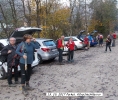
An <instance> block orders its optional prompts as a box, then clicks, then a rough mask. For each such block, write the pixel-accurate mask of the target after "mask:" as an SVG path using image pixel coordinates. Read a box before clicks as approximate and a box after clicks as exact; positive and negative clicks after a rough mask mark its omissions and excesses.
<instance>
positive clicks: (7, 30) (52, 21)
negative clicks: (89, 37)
mask: <svg viewBox="0 0 118 100" xmlns="http://www.w3.org/2000/svg"><path fill="white" fill-rule="evenodd" d="M25 25H26V26H27V27H40V28H42V29H43V30H42V32H41V33H40V37H43V38H52V39H57V38H59V37H60V36H61V35H64V36H75V35H78V34H79V32H80V31H81V30H85V31H86V33H88V32H89V33H90V32H92V31H93V30H96V31H97V32H99V33H102V34H103V35H104V36H106V35H107V34H109V33H110V32H113V31H117V30H118V4H117V0H65V3H62V0H0V37H1V38H6V37H9V36H10V34H11V32H12V31H13V30H14V29H16V28H18V27H23V26H25Z"/></svg>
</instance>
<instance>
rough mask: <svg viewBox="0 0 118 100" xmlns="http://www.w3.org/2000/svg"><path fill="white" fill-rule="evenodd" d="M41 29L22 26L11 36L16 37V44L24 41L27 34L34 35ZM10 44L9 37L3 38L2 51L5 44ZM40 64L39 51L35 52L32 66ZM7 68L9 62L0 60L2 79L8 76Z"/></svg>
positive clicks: (1, 42)
mask: <svg viewBox="0 0 118 100" xmlns="http://www.w3.org/2000/svg"><path fill="white" fill-rule="evenodd" d="M41 30H42V29H41V28H32V27H26V28H25V27H21V28H18V29H16V30H15V31H14V32H13V33H12V35H11V36H10V37H15V38H16V44H19V43H20V42H21V41H22V38H23V36H24V35H25V34H30V35H33V34H34V33H36V32H38V33H39V32H40V31H41ZM8 44H9V41H8V39H1V40H0V51H1V49H2V48H3V47H4V46H6V45H8ZM38 64H39V60H38V56H37V52H35V60H34V61H33V64H32V68H33V67H35V66H37V65H38ZM7 68H8V67H7V62H5V63H2V62H1V61H0V79H4V78H6V77H7V72H8V70H7ZM18 70H19V71H20V67H19V66H18ZM13 71H14V70H13Z"/></svg>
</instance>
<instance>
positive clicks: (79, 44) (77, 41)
mask: <svg viewBox="0 0 118 100" xmlns="http://www.w3.org/2000/svg"><path fill="white" fill-rule="evenodd" d="M70 37H72V39H73V41H74V43H75V50H77V49H82V48H83V47H84V45H83V42H82V41H80V40H79V39H78V38H77V37H76V36H70ZM70 37H65V38H64V41H65V44H67V42H68V41H69V39H70ZM67 51H68V48H67V47H64V52H67ZM64 54H65V53H64Z"/></svg>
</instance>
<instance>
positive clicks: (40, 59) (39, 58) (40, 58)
mask: <svg viewBox="0 0 118 100" xmlns="http://www.w3.org/2000/svg"><path fill="white" fill-rule="evenodd" d="M38 60H39V64H41V63H42V62H43V61H42V57H41V56H40V55H39V54H38Z"/></svg>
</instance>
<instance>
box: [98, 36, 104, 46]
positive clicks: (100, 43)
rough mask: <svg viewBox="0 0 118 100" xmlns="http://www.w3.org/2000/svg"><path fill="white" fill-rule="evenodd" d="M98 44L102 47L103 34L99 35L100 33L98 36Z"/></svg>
mask: <svg viewBox="0 0 118 100" xmlns="http://www.w3.org/2000/svg"><path fill="white" fill-rule="evenodd" d="M99 46H100V47H103V35H101V34H100V36H99Z"/></svg>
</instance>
